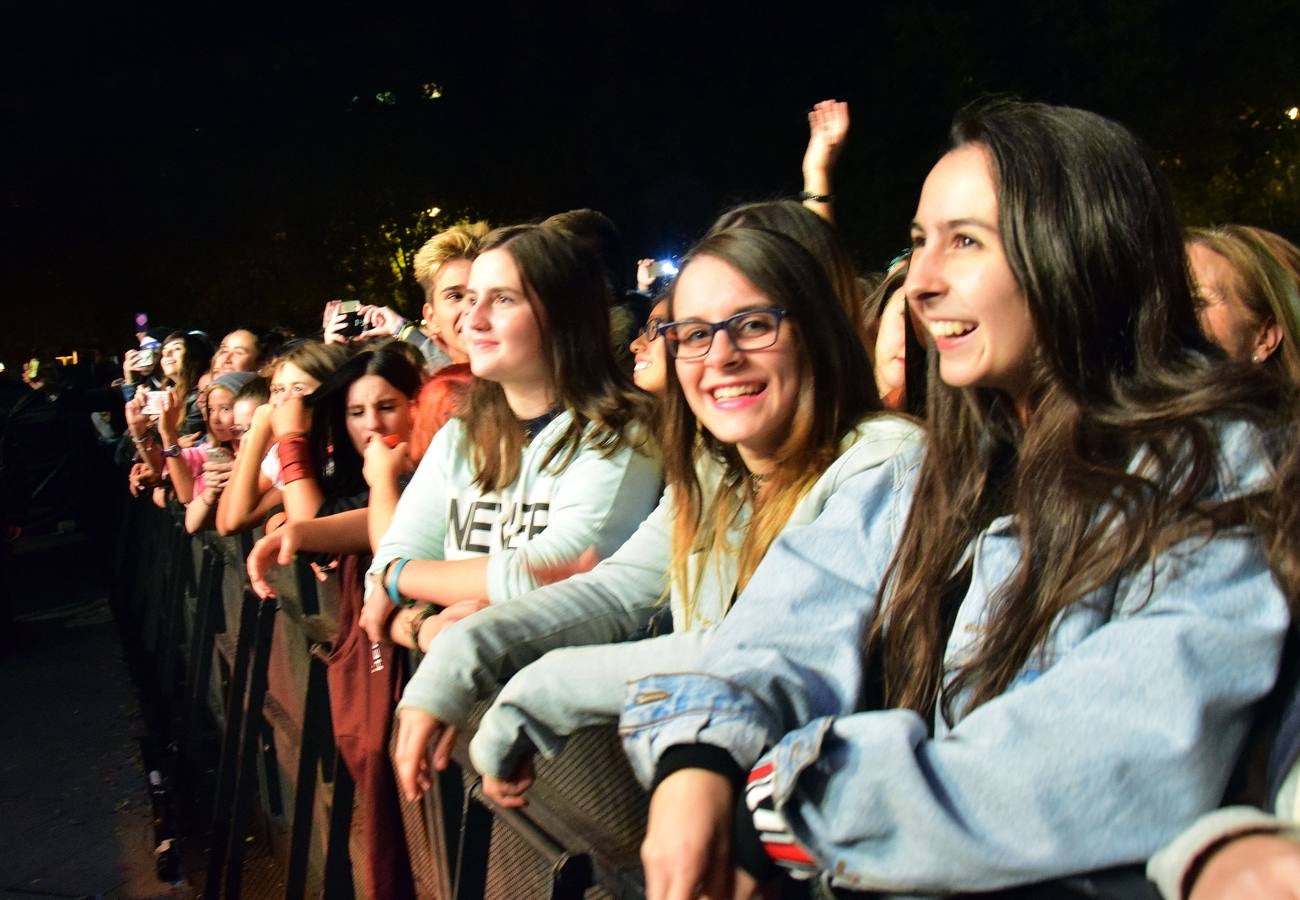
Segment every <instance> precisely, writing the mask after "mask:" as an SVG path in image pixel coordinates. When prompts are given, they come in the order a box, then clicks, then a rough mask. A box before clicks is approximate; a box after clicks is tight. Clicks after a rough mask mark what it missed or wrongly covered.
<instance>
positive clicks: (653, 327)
mask: <svg viewBox="0 0 1300 900" xmlns="http://www.w3.org/2000/svg"><path fill="white" fill-rule="evenodd" d="M663 324H664V320H663V319H661V318H659V317H658V316H651V317H650V318H648V319H646V320H645V325H644V326H642V328H641V330H640V331H638V332H637V333H636V335H635V336H633V338H632V340H636V339H637V338H642V339H644V340H645V342H646V343H647V344H653V343H654V342H655V341H657V340H659V329H660V327H662V326H663Z"/></svg>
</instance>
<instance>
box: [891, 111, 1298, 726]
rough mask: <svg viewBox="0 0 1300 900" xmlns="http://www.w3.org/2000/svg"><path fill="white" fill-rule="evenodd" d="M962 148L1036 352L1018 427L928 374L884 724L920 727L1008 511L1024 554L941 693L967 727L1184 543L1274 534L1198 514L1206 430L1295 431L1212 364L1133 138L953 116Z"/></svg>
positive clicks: (1213, 467)
mask: <svg viewBox="0 0 1300 900" xmlns="http://www.w3.org/2000/svg"><path fill="white" fill-rule="evenodd" d="M952 143H953V146H954V147H963V146H967V145H978V146H979V147H981V148H983V149H984V150H985V151H986V153H987V156H988V159H989V160H990V166H991V169H992V176H993V179H994V181H995V183H996V185H997V191H998V215H999V231H1000V235H1001V240H1002V244H1003V249H1004V251H1005V253H1006V258H1007V261H1008V263H1009V265H1010V267H1011V270H1012V272H1013V273H1014V275H1015V278H1016V281H1017V282H1018V284H1019V286H1020V289H1021V290H1022V291H1023V293H1024V296H1025V298H1026V300H1027V302H1028V307H1029V312H1030V315H1031V317H1032V320H1033V323H1034V327H1035V333H1036V335H1037V349H1036V352H1035V358H1034V360H1033V362H1032V365H1031V375H1030V382H1031V383H1030V387H1029V391H1028V409H1029V412H1028V415H1027V417H1026V421H1024V422H1022V421H1021V420H1020V418H1019V417H1018V416H1017V414H1016V412H1015V410H1014V409H1013V408H1012V404H1011V402H1010V400H1009V399H1008V398H1007V397H1006V396H1005V395H1004V394H1002V393H1000V392H997V391H994V390H992V389H986V388H968V389H955V388H951V387H948V386H946V385H945V384H943V382H942V381H941V380H940V379H939V377H938V370H937V362H935V361H932V362H931V372H930V374H931V377H930V384H931V387H930V393H929V399H928V415H927V418H928V421H929V422H930V424H931V426H932V427H931V429H930V434H929V444H928V449H927V452H926V455H925V461H924V464H923V465H922V469H921V472H920V475H919V480H918V484H917V487H916V494H915V497H914V500H913V504H912V511H911V514H910V518H909V521H908V524H907V528H906V531H905V533H904V536H903V540H902V542H901V544H900V546H899V548H898V550H897V551H896V553H895V556H894V559H893V560H892V562H891V563H890V567H889V570H888V573H887V577H886V579H885V585H886V586H885V587H884V588H883V589H882V591H881V601H882V603H884V604H885V605H884V609H883V614H882V615H881V616H880V617H878V618H877V621H876V624H875V625H874V626H873V629H872V632H871V642H872V644H873V645H880V646H881V647H882V649H883V654H884V671H885V689H886V700H887V702H888V703H889V704H890V705H891V706H900V707H907V708H911V709H915V710H917V711H920V712H922V713H928V712H929V711H930V710H932V709H933V707H934V705H935V703H936V702H937V700H938V697H939V695H940V686H941V684H943V683H944V680H945V678H944V652H945V646H946V642H947V636H948V631H949V629H950V627H951V625H952V621H953V617H954V616H955V613H956V608H957V606H958V605H959V604H960V602H961V599H962V597H963V596H964V595H965V592H966V586H967V585H968V583H969V579H970V575H971V572H970V563H969V561H968V560H966V559H964V553H965V551H966V548H967V547H968V546H969V545H970V543H971V542H972V541H973V540H974V539H975V537H976V536H977V535H978V534H979V533H980V531H982V530H983V529H984V528H986V527H987V526H988V525H989V523H990V522H991V520H992V519H993V518H994V517H996V516H999V515H1003V514H1007V513H1013V514H1014V515H1015V526H1014V527H1015V529H1016V532H1017V535H1018V539H1019V544H1020V553H1021V562H1020V565H1019V567H1018V568H1017V569H1016V571H1015V572H1014V573H1013V574H1012V576H1011V577H1010V578H1009V579H1008V581H1007V582H1006V583H1005V584H1003V585H1002V587H1001V588H999V589H998V590H997V591H996V592H995V593H994V595H993V597H992V598H991V600H990V606H989V613H988V619H987V621H986V622H985V623H984V625H985V626H986V627H985V629H984V630H983V631H982V639H981V641H980V642H979V644H978V646H977V647H976V648H975V649H974V652H973V654H972V655H971V656H970V657H968V658H967V659H965V660H964V661H963V662H962V663H961V664H960V666H959V668H958V669H957V671H956V673H954V674H953V677H952V680H949V681H947V683H946V686H945V687H944V688H943V694H944V697H945V709H944V710H943V712H944V713H945V715H948V716H951V715H952V713H953V710H952V709H950V708H948V706H949V702H948V701H951V700H952V699H953V698H955V697H959V696H960V697H969V706H970V707H971V708H973V707H975V706H978V705H980V704H981V703H984V702H986V701H988V700H989V699H991V698H993V697H995V696H997V695H998V694H999V693H1001V692H1002V691H1004V690H1005V689H1006V688H1007V687H1008V686H1009V685H1010V683H1011V682H1012V680H1013V679H1014V678H1015V677H1016V675H1017V674H1018V673H1019V672H1020V670H1021V669H1022V667H1023V666H1024V665H1025V664H1026V662H1027V661H1028V660H1029V658H1030V657H1031V655H1032V654H1033V653H1035V652H1036V648H1039V647H1041V646H1042V645H1043V644H1044V643H1045V641H1046V639H1047V638H1048V636H1049V635H1050V633H1051V630H1052V628H1053V625H1054V623H1055V622H1056V621H1057V619H1058V618H1059V616H1060V615H1061V613H1062V612H1063V611H1064V610H1065V609H1066V608H1067V607H1069V606H1070V605H1071V604H1073V603H1075V602H1077V601H1079V600H1080V599H1082V598H1083V597H1085V596H1086V595H1088V594H1089V592H1091V591H1093V590H1095V589H1097V588H1099V587H1101V586H1103V585H1105V584H1106V583H1107V582H1109V581H1111V580H1112V579H1114V578H1116V577H1118V576H1121V575H1123V574H1125V573H1131V572H1135V571H1136V570H1138V569H1140V568H1141V567H1143V566H1147V565H1150V564H1152V563H1153V561H1154V560H1155V557H1156V556H1157V555H1158V554H1159V553H1160V552H1161V551H1162V550H1164V549H1165V548H1167V547H1168V546H1169V545H1170V544H1172V543H1173V542H1174V541H1176V540H1179V539H1181V538H1184V537H1187V536H1190V535H1200V536H1203V537H1206V538H1208V537H1210V536H1212V535H1213V534H1215V533H1216V532H1217V531H1218V530H1219V529H1221V528H1224V527H1227V526H1231V525H1234V524H1239V523H1242V522H1247V521H1249V522H1254V523H1257V524H1258V523H1265V524H1266V523H1267V521H1269V520H1270V510H1271V509H1272V508H1274V506H1275V504H1276V502H1277V500H1278V499H1279V498H1276V497H1274V496H1271V495H1270V494H1268V493H1260V494H1254V495H1250V496H1249V497H1247V498H1245V499H1244V500H1243V501H1241V502H1238V503H1227V502H1210V501H1209V500H1207V497H1209V496H1210V494H1211V492H1212V491H1213V490H1214V488H1215V487H1216V484H1217V481H1216V479H1217V477H1218V469H1217V463H1218V461H1219V453H1220V447H1219V442H1218V433H1217V431H1216V428H1215V426H1214V424H1213V423H1212V422H1211V421H1210V420H1211V418H1212V417H1220V419H1221V420H1222V419H1234V418H1235V419H1246V420H1248V421H1252V422H1254V423H1256V424H1258V425H1260V426H1262V427H1264V428H1266V429H1267V428H1270V427H1276V426H1278V425H1279V424H1281V420H1282V419H1283V418H1284V417H1285V416H1286V413H1282V414H1279V413H1278V411H1279V410H1281V409H1283V408H1284V407H1285V406H1286V403H1285V401H1284V399H1283V395H1282V388H1281V385H1280V382H1277V381H1275V380H1272V379H1270V378H1268V377H1266V376H1264V375H1262V374H1260V373H1255V372H1252V371H1250V370H1249V368H1247V367H1244V366H1234V365H1231V364H1226V363H1222V362H1220V361H1219V359H1220V357H1219V355H1218V354H1216V353H1213V352H1212V351H1211V350H1210V348H1209V346H1208V344H1207V343H1206V342H1205V340H1204V338H1203V337H1202V336H1201V332H1200V329H1199V328H1198V326H1197V320H1196V315H1195V310H1194V307H1193V302H1192V296H1191V288H1190V285H1189V282H1188V278H1187V265H1186V260H1185V257H1184V253H1183V244H1182V231H1181V229H1180V228H1179V226H1178V221H1177V216H1176V214H1175V212H1174V205H1173V201H1172V199H1171V195H1170V190H1169V187H1168V185H1167V183H1166V181H1165V179H1164V177H1163V175H1162V174H1161V173H1160V171H1159V169H1158V168H1157V166H1156V163H1155V160H1154V159H1153V158H1152V156H1151V154H1150V153H1149V152H1148V151H1147V150H1146V149H1145V148H1144V147H1143V146H1142V145H1141V144H1140V143H1139V141H1138V140H1137V139H1136V138H1135V137H1134V136H1133V135H1132V134H1131V133H1130V132H1128V131H1127V130H1126V129H1124V128H1123V127H1122V126H1120V125H1118V124H1116V123H1115V122H1111V121H1109V120H1107V119H1104V118H1102V117H1101V116H1098V115H1095V114H1093V113H1088V112H1084V111H1082V110H1077V109H1069V108H1065V107H1052V106H1046V105H1041V104H1031V103H1019V102H1009V101H998V102H994V103H989V104H985V105H981V106H978V107H973V108H968V109H967V110H965V111H963V112H961V113H959V114H958V116H957V119H956V121H955V123H954V125H953V128H952ZM1139 453H1141V454H1144V458H1145V462H1144V465H1142V466H1141V467H1140V468H1137V467H1133V466H1132V465H1131V464H1132V462H1133V460H1134V458H1135V457H1137V456H1138V454H1139ZM1264 538H1265V542H1266V543H1267V542H1268V539H1269V537H1268V535H1267V534H1265V535H1264ZM1286 552H1292V553H1293V552H1294V546H1293V545H1292V549H1291V550H1290V551H1286ZM886 598H887V599H886Z"/></svg>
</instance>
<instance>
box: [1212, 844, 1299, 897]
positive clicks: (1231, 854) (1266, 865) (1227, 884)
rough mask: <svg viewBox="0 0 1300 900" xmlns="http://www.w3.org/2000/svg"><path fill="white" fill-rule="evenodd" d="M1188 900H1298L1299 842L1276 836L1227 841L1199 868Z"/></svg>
mask: <svg viewBox="0 0 1300 900" xmlns="http://www.w3.org/2000/svg"><path fill="white" fill-rule="evenodd" d="M1189 900H1300V841H1297V840H1296V839H1295V838H1289V837H1283V836H1281V835H1276V834H1251V835H1246V836H1245V837H1239V838H1236V839H1234V840H1231V841H1229V842H1228V843H1226V844H1224V845H1223V847H1222V848H1220V849H1219V850H1216V851H1214V853H1213V854H1212V855H1211V856H1210V859H1209V861H1208V862H1207V863H1206V864H1205V866H1204V867H1203V868H1202V869H1201V874H1200V876H1199V877H1198V878H1197V879H1196V884H1195V885H1193V887H1192V892H1191V894H1190V895H1189Z"/></svg>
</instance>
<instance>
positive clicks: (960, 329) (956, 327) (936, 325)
mask: <svg viewBox="0 0 1300 900" xmlns="http://www.w3.org/2000/svg"><path fill="white" fill-rule="evenodd" d="M928 324H929V326H930V334H932V335H934V336H935V337H957V336H958V335H962V334H965V333H966V332H968V331H974V330H975V323H974V322H959V321H957V320H955V319H937V320H932V321H930V322H929V323H928Z"/></svg>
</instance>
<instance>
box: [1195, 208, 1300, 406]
mask: <svg viewBox="0 0 1300 900" xmlns="http://www.w3.org/2000/svg"><path fill="white" fill-rule="evenodd" d="M1187 242H1188V243H1189V244H1198V245H1200V246H1202V247H1204V248H1205V249H1207V250H1210V251H1212V252H1214V253H1217V254H1219V256H1222V257H1223V258H1224V259H1226V260H1227V261H1228V264H1229V265H1230V266H1232V276H1233V281H1234V282H1235V284H1234V285H1233V287H1234V288H1235V289H1236V292H1237V295H1238V296H1239V297H1241V299H1242V302H1244V303H1245V304H1246V309H1247V310H1249V312H1250V315H1251V317H1252V318H1253V319H1254V321H1255V323H1257V324H1267V323H1268V322H1276V323H1277V325H1278V327H1279V328H1280V329H1281V331H1282V341H1281V343H1280V344H1279V345H1278V347H1277V350H1276V351H1274V352H1273V353H1272V354H1271V355H1270V356H1269V358H1268V361H1267V362H1266V363H1265V365H1267V366H1269V367H1270V368H1273V369H1275V370H1277V371H1278V372H1280V374H1282V375H1283V376H1284V377H1285V378H1286V379H1287V380H1288V381H1290V382H1291V383H1292V384H1300V248H1297V247H1296V245H1295V244H1293V243H1291V242H1290V241H1288V240H1287V239H1286V238H1284V237H1281V236H1280V235H1277V234H1274V233H1273V232H1271V231H1265V230H1264V229H1263V228H1255V227H1253V226H1251V225H1217V226H1215V227H1213V228H1189V229H1187Z"/></svg>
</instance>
